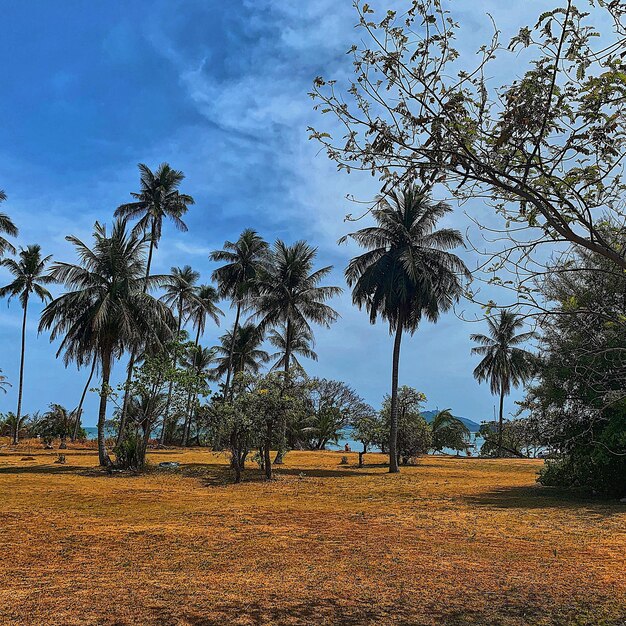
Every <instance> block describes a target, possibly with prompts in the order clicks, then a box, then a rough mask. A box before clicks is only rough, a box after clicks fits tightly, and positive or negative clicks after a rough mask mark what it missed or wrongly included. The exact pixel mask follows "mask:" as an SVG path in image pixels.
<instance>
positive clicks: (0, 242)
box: [0, 189, 19, 257]
mask: <svg viewBox="0 0 626 626" xmlns="http://www.w3.org/2000/svg"><path fill="white" fill-rule="evenodd" d="M6 199H7V195H6V193H4V191H2V189H0V202H4V201H5V200H6ZM18 232H19V231H18V229H17V226H16V225H15V224H14V223H13V222H12V221H11V218H10V217H9V216H8V215H7V214H6V213H0V233H5V234H6V235H9V237H17V235H18ZM7 252H10V253H11V254H15V247H14V246H13V244H11V242H10V241H7V240H6V239H5V238H4V237H2V236H0V257H1V256H3V255H4V254H6V253H7Z"/></svg>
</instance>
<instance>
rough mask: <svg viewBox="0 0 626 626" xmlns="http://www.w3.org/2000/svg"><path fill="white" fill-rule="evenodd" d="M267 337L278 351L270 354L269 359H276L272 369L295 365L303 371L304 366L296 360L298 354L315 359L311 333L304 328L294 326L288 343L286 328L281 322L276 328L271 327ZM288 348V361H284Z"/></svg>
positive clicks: (287, 367)
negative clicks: (289, 356)
mask: <svg viewBox="0 0 626 626" xmlns="http://www.w3.org/2000/svg"><path fill="white" fill-rule="evenodd" d="M267 339H268V341H269V342H270V343H271V344H272V345H273V346H274V347H276V348H278V352H275V353H274V354H272V355H270V359H277V361H276V363H274V365H272V368H271V369H272V370H277V369H289V368H293V367H295V368H298V369H300V370H302V371H304V367H302V364H301V363H300V361H298V358H297V356H298V355H299V356H303V357H306V358H307V359H312V360H313V361H317V353H315V352H314V351H313V349H312V346H313V344H314V338H313V333H311V331H309V330H307V329H306V328H296V329H295V330H294V332H293V336H292V337H291V344H290V345H288V343H287V328H286V326H285V324H281V325H280V326H279V327H278V328H273V329H272V330H271V331H270V332H269V334H268V336H267ZM288 349H289V351H290V355H291V362H290V363H287V362H286V359H287V350H288Z"/></svg>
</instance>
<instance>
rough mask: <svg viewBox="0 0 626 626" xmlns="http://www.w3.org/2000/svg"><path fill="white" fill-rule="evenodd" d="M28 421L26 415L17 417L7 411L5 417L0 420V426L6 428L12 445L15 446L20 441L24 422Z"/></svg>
mask: <svg viewBox="0 0 626 626" xmlns="http://www.w3.org/2000/svg"><path fill="white" fill-rule="evenodd" d="M27 419H28V415H22V416H21V417H18V416H17V415H15V413H13V411H9V412H8V413H7V414H6V415H4V416H3V419H2V420H0V424H1V425H3V426H6V427H7V428H8V429H9V435H10V436H11V443H12V445H14V446H16V445H17V444H18V443H19V441H20V430H22V427H23V426H24V424H25V422H26V420H27Z"/></svg>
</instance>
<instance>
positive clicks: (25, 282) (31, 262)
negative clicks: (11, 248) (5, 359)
mask: <svg viewBox="0 0 626 626" xmlns="http://www.w3.org/2000/svg"><path fill="white" fill-rule="evenodd" d="M51 258H52V257H50V256H46V257H42V256H41V246H38V245H36V244H35V245H32V246H28V247H27V248H22V249H21V250H20V254H19V261H16V260H14V259H1V260H0V266H4V267H6V268H7V269H8V270H9V272H11V274H12V275H13V277H14V278H13V280H12V281H11V282H10V283H9V284H8V285H5V286H4V287H1V288H0V298H4V297H7V296H8V298H9V302H10V301H11V298H14V297H18V298H19V300H20V304H21V305H22V310H23V315H22V347H21V350H20V380H19V385H18V391H17V413H16V417H17V420H18V422H19V420H20V417H21V415H22V393H23V391H24V357H25V352H26V317H27V315H28V302H29V300H30V296H31V294H33V293H34V294H35V295H36V296H37V297H38V298H39V299H40V300H41V301H42V302H46V301H47V300H52V295H51V294H50V292H49V291H48V290H47V289H46V288H45V287H44V285H49V284H50V283H52V282H54V281H53V279H52V278H51V277H50V276H47V275H45V274H44V272H45V270H46V265H47V264H48V262H49V261H50V259H51Z"/></svg>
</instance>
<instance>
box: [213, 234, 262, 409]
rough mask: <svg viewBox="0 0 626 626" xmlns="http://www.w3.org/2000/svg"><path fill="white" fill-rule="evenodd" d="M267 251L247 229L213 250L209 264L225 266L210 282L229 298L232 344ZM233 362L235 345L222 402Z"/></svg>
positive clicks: (227, 387) (260, 238) (231, 350)
mask: <svg viewBox="0 0 626 626" xmlns="http://www.w3.org/2000/svg"><path fill="white" fill-rule="evenodd" d="M267 249H268V245H267V242H266V241H264V240H263V238H262V237H261V236H259V235H258V233H257V232H256V231H254V230H252V229H251V228H246V229H245V230H244V231H243V232H242V233H241V235H239V239H237V241H235V242H232V241H226V242H224V249H223V250H215V251H214V252H212V253H211V254H210V256H209V258H210V259H211V261H215V262H218V263H221V262H225V265H222V266H221V267H219V268H217V269H216V270H214V272H213V275H212V278H213V280H214V281H215V282H216V283H217V285H218V288H219V291H220V296H221V297H222V298H228V299H229V300H230V301H231V306H234V307H235V308H236V313H235V324H234V326H233V332H232V334H231V340H232V341H235V339H236V338H237V336H238V330H239V321H240V317H241V312H242V310H244V308H245V307H246V305H247V304H248V302H249V300H250V297H251V296H252V295H253V293H254V288H255V285H256V279H257V276H258V274H259V271H260V269H261V268H262V266H263V263H264V261H265V258H266V255H267ZM233 358H234V345H231V346H230V355H229V357H228V366H227V368H226V382H225V384H224V400H226V398H227V396H228V389H229V386H230V378H231V376H232V369H233Z"/></svg>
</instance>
